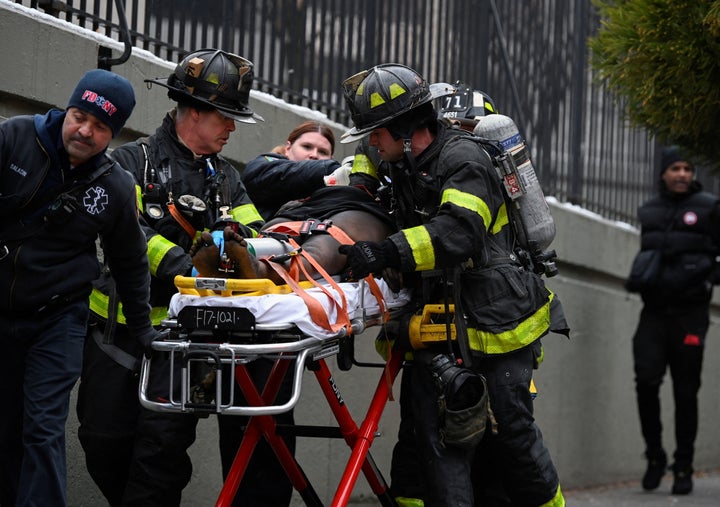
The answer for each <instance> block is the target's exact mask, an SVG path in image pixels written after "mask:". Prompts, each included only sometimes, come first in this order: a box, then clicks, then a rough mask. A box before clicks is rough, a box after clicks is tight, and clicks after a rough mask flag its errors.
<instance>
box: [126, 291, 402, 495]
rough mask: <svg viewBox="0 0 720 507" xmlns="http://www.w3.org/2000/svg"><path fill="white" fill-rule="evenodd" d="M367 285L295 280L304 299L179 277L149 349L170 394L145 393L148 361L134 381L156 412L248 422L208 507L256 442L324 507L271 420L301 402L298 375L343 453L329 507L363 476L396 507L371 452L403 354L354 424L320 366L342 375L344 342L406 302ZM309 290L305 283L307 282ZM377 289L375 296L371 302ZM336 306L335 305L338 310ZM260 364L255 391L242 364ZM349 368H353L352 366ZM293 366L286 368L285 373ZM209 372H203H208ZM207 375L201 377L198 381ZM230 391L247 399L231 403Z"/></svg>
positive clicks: (227, 490) (236, 477)
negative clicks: (315, 312) (330, 422)
mask: <svg viewBox="0 0 720 507" xmlns="http://www.w3.org/2000/svg"><path fill="white" fill-rule="evenodd" d="M375 283H377V287H375V288H373V287H370V283H368V282H366V281H365V280H361V281H359V282H353V283H335V284H332V287H322V288H318V287H314V286H312V285H310V284H309V283H307V282H302V283H301V285H302V287H303V292H304V297H299V295H298V294H297V291H296V290H293V289H291V288H289V287H288V286H282V285H281V286H278V285H275V284H273V283H272V282H271V281H269V280H234V279H221V278H192V277H178V278H176V280H175V285H176V286H177V287H178V289H179V292H178V293H177V294H175V295H174V296H173V298H172V300H171V303H170V306H169V312H168V318H167V319H166V320H165V321H164V322H163V327H164V329H165V330H166V332H164V333H163V334H164V335H166V336H165V338H164V339H161V340H156V341H154V342H153V344H152V348H153V349H154V350H155V351H158V352H164V353H166V354H162V356H163V357H166V358H169V363H170V364H169V368H166V369H167V371H168V372H169V375H170V382H169V387H168V391H167V392H166V393H162V394H161V395H160V396H157V395H150V391H151V379H152V378H153V375H152V373H153V362H154V360H153V359H152V358H147V357H146V358H144V360H143V363H142V368H141V374H140V392H139V394H140V402H141V404H142V405H143V406H144V407H146V408H148V409H150V410H154V411H160V412H178V413H198V414H229V415H245V416H249V417H250V419H249V423H248V425H247V428H246V430H245V432H244V435H243V439H242V442H241V444H240V447H239V449H238V451H237V454H236V457H235V460H234V462H233V465H232V467H231V470H230V472H229V474H228V476H227V478H226V480H225V482H224V484H223V487H222V490H221V491H220V494H219V496H218V499H217V503H216V506H217V507H222V506H229V505H231V504H232V500H233V498H234V496H235V492H236V491H237V488H238V486H239V484H240V481H241V480H242V477H243V474H244V473H245V471H246V468H247V464H248V461H249V459H250V457H251V456H252V452H253V450H254V448H255V446H256V444H257V443H258V442H259V441H260V439H261V438H264V439H265V440H267V442H268V444H269V445H270V446H271V447H272V449H273V450H274V452H275V453H276V455H277V456H278V458H279V460H280V463H281V464H282V466H283V468H284V470H285V473H286V474H287V476H288V478H289V479H290V481H291V482H292V484H293V487H294V488H295V490H296V491H297V492H298V493H299V494H300V496H301V498H302V499H303V500H304V502H305V504H306V505H309V506H323V505H324V504H323V503H322V502H321V500H320V498H319V497H318V495H317V493H316V492H315V491H314V489H313V487H312V485H311V484H310V482H309V481H308V479H307V477H306V476H305V474H304V472H303V471H302V468H301V467H300V464H299V463H298V462H297V460H296V459H295V457H294V456H293V454H292V453H291V452H290V450H289V449H288V447H287V445H286V444H285V441H284V440H283V439H282V438H281V437H280V436H279V435H278V434H277V432H276V430H277V429H278V428H277V427H276V422H275V419H274V417H273V416H274V415H277V414H280V413H283V412H287V411H289V410H291V409H292V408H293V407H294V406H295V405H296V404H297V403H298V400H299V399H300V394H301V386H302V377H303V372H304V370H305V369H308V370H309V371H311V372H312V373H313V374H314V376H315V378H316V379H317V381H318V383H319V385H320V388H321V391H322V393H323V395H324V397H325V399H326V400H327V402H328V405H329V408H330V410H331V412H332V414H333V416H334V418H335V420H336V421H337V423H338V427H337V428H336V431H335V432H334V433H333V435H334V436H338V437H340V438H343V439H344V440H345V442H346V443H347V445H348V446H349V447H350V449H351V453H350V457H349V459H348V462H347V465H346V468H345V471H344V473H343V475H342V478H341V480H340V483H339V485H338V488H337V490H336V492H335V496H334V498H333V500H332V504H331V505H332V506H333V507H335V506H344V505H346V504H347V502H348V501H349V499H350V495H351V493H352V490H353V488H354V486H355V484H356V481H357V479H358V477H359V475H360V472H362V473H363V474H364V476H365V478H366V480H367V481H368V484H369V486H370V488H371V489H372V491H373V493H374V494H375V495H376V496H377V498H378V500H379V501H380V504H381V505H383V506H396V505H397V504H396V502H395V500H394V499H393V498H392V496H391V495H390V494H389V488H388V485H387V483H386V482H385V480H384V478H383V476H382V474H381V473H380V471H379V469H378V467H377V466H376V464H375V462H374V461H373V459H372V456H371V455H370V452H369V450H370V446H371V445H372V442H373V440H374V437H375V434H376V431H377V428H378V423H379V420H380V417H381V415H382V413H383V410H384V408H385V405H386V403H387V401H388V399H389V397H390V390H391V388H392V383H393V382H394V380H395V378H396V376H397V374H398V373H399V371H400V368H401V367H402V362H403V353H402V352H400V351H397V352H393V353H392V355H391V356H390V357H389V359H388V360H387V362H386V363H385V364H384V365H383V368H382V373H381V375H380V378H379V380H378V382H377V386H376V389H375V392H374V395H373V396H372V399H371V401H370V404H369V407H368V409H367V411H366V413H365V416H364V418H363V420H362V422H361V423H360V425H358V424H356V422H355V420H354V419H353V417H352V416H351V414H350V411H349V409H348V406H347V403H346V401H345V400H344V399H343V398H342V395H341V394H340V392H339V389H338V386H337V383H336V382H335V380H334V379H333V377H332V374H331V372H330V369H329V367H328V365H327V363H326V360H327V359H328V358H329V357H331V356H338V364H339V365H340V369H343V370H344V369H349V367H350V361H351V360H352V358H348V357H347V355H348V354H352V352H351V351H352V346H351V340H352V339H353V337H354V335H356V334H359V333H361V332H362V331H364V330H365V329H366V328H368V327H370V326H376V325H381V324H382V323H383V322H384V321H385V320H386V319H387V318H388V314H389V315H390V317H392V313H393V312H394V311H396V310H399V309H401V308H402V307H403V306H405V305H406V304H407V303H408V301H409V295H408V294H407V293H406V292H405V291H401V292H400V293H399V294H395V293H393V292H391V291H390V290H389V289H388V288H387V286H386V285H385V284H384V282H382V280H377V281H375ZM306 284H307V285H306ZM378 289H379V291H380V293H381V294H382V297H380V298H379V297H378ZM308 296H309V297H311V298H313V300H315V301H317V302H318V303H319V304H320V305H321V306H322V307H323V309H324V310H325V312H326V315H327V317H328V320H329V322H330V323H331V324H334V323H337V322H342V321H343V317H347V321H346V325H339V326H335V325H331V326H327V323H324V324H323V323H318V322H317V319H315V318H313V317H312V316H310V315H309V313H310V312H309V305H310V304H309V302H308ZM341 302H342V304H340V303H341ZM258 358H266V359H270V360H272V361H273V367H272V371H271V373H270V375H269V378H268V380H267V382H266V384H265V387H264V388H263V390H262V392H259V391H258V389H257V388H256V386H255V384H254V383H253V381H252V379H251V378H250V375H249V373H248V371H247V369H246V366H247V365H248V364H249V363H251V362H252V361H254V360H257V359H258ZM355 364H357V363H355ZM291 367H293V368H292V370H291ZM208 372H209V373H208ZM203 375H205V377H203ZM286 375H290V376H291V377H292V392H291V394H290V396H289V399H287V400H285V401H280V402H276V397H277V394H278V391H279V390H280V387H281V384H282V383H283V379H284V378H285V376H286ZM198 378H205V379H206V378H212V379H213V383H212V384H211V387H210V388H208V389H205V390H201V394H202V396H199V395H198V385H199V383H198ZM235 389H239V390H240V392H241V393H242V395H243V398H244V400H246V402H244V403H242V404H238V403H237V401H236V396H235Z"/></svg>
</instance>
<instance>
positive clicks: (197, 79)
mask: <svg viewBox="0 0 720 507" xmlns="http://www.w3.org/2000/svg"><path fill="white" fill-rule="evenodd" d="M252 81H253V64H252V62H251V61H250V60H247V59H246V58H243V57H242V56H238V55H234V54H232V53H227V52H225V51H221V50H218V49H199V50H197V51H193V52H192V53H189V54H188V55H187V56H185V58H183V59H182V61H181V62H180V63H178V64H177V66H176V67H175V70H174V71H173V73H172V74H170V76H169V77H168V78H167V79H162V78H157V79H146V80H145V82H146V83H155V84H159V85H161V86H164V87H165V88H167V89H168V90H169V91H168V97H170V99H172V100H174V101H176V102H188V103H190V104H191V105H192V104H195V105H200V106H205V107H207V106H210V107H212V108H215V109H217V110H218V111H219V112H220V113H222V114H223V115H225V116H227V117H228V118H232V119H233V120H236V121H240V122H245V123H255V122H256V120H260V121H262V117H260V116H259V115H257V114H256V113H255V112H253V110H252V109H250V107H249V105H248V103H249V99H250V89H251V88H252Z"/></svg>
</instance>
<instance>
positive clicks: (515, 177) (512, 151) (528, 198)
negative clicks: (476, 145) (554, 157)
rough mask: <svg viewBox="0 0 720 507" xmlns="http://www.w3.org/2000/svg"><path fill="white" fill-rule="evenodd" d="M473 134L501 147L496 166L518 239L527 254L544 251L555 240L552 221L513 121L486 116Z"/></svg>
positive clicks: (533, 169)
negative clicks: (516, 222)
mask: <svg viewBox="0 0 720 507" xmlns="http://www.w3.org/2000/svg"><path fill="white" fill-rule="evenodd" d="M473 134H475V135H476V136H478V137H481V138H484V139H490V140H493V141H498V142H499V143H500V144H501V145H502V148H503V150H505V154H504V155H505V157H504V160H500V161H499V162H500V163H498V164H497V166H496V167H497V168H498V171H499V172H500V177H501V178H502V180H503V185H504V186H505V190H506V191H507V194H508V196H509V197H510V199H511V200H512V201H513V203H514V204H515V211H516V214H517V218H518V219H519V221H520V224H519V225H520V227H517V232H518V236H519V238H518V240H519V241H520V244H521V246H522V247H523V248H525V249H527V250H528V251H531V252H532V251H538V250H540V251H543V250H545V249H546V248H547V247H549V246H550V244H551V243H552V241H553V239H555V222H554V221H553V218H552V215H551V214H550V207H549V206H548V204H547V201H546V200H545V195H544V194H543V191H542V188H541V187H540V182H539V181H538V178H537V174H535V168H534V167H533V164H532V160H531V159H530V150H528V148H527V145H526V144H525V140H524V139H523V138H522V136H520V132H519V131H518V128H517V126H516V125H515V122H514V121H513V120H512V118H510V117H508V116H505V115H502V114H489V115H487V116H482V117H480V119H479V121H478V123H477V125H476V126H475V129H474V130H473ZM500 158H501V159H502V158H503V157H502V156H501V157H500Z"/></svg>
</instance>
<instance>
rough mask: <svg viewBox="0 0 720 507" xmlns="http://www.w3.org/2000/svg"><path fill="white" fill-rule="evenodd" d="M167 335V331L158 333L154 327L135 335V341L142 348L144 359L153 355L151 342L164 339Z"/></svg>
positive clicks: (168, 332)
mask: <svg viewBox="0 0 720 507" xmlns="http://www.w3.org/2000/svg"><path fill="white" fill-rule="evenodd" d="M168 334H170V331H169V330H165V331H163V332H160V331H158V330H157V329H155V328H154V327H150V328H148V329H146V330H144V331H142V332H139V333H137V335H136V338H137V341H138V342H139V343H140V346H141V347H142V350H143V354H144V355H145V357H147V358H148V359H150V358H151V357H152V353H153V348H152V344H153V342H154V341H161V340H164V339H166V338H167V336H168Z"/></svg>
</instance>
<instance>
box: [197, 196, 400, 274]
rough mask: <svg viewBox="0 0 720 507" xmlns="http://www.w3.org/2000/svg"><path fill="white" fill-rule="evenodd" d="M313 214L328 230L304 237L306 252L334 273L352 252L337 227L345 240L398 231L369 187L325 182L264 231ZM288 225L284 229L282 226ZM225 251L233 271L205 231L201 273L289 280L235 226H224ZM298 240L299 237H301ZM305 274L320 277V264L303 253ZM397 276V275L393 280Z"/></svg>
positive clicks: (199, 248)
mask: <svg viewBox="0 0 720 507" xmlns="http://www.w3.org/2000/svg"><path fill="white" fill-rule="evenodd" d="M309 218H312V219H314V220H316V222H317V223H322V224H323V225H325V224H329V227H328V228H327V229H328V231H327V232H323V230H322V229H321V230H317V229H315V230H314V231H311V233H310V234H307V235H304V236H302V237H300V238H299V241H300V242H301V243H300V246H301V248H302V251H303V252H304V254H305V255H308V256H310V257H312V258H313V259H314V260H315V261H316V262H317V263H318V264H319V265H320V266H321V267H322V268H323V269H324V270H325V271H326V272H327V273H328V274H329V275H339V274H342V273H343V271H344V269H345V265H346V261H347V257H346V256H345V255H342V254H340V253H339V252H338V247H339V246H340V244H341V241H342V239H337V237H336V236H337V235H336V234H332V232H336V231H330V230H329V229H330V228H337V229H340V231H342V233H344V235H345V236H346V238H345V241H344V242H345V243H347V242H356V241H374V242H379V241H382V240H383V239H385V238H386V237H387V236H388V235H389V234H391V233H392V232H393V230H394V225H393V223H392V220H391V219H390V217H389V215H387V213H386V212H385V211H384V210H383V209H382V207H381V206H380V204H379V203H377V202H376V201H375V200H374V199H373V198H372V197H371V196H370V195H369V194H368V193H367V192H365V191H364V190H362V189H360V188H357V187H326V188H322V189H320V190H318V191H316V192H314V193H313V194H312V195H311V196H310V197H309V198H308V199H306V200H304V201H302V202H298V203H296V204H295V205H290V206H286V207H285V208H283V209H282V210H281V211H280V212H278V214H277V215H276V216H275V218H273V219H272V220H271V221H269V222H268V223H267V224H266V225H265V226H264V227H263V231H270V230H274V229H276V228H277V227H278V226H279V225H280V226H282V225H284V224H286V223H296V222H298V221H305V220H307V219H309ZM280 230H283V229H280ZM223 239H224V251H225V254H226V255H227V257H228V258H229V260H230V261H231V262H232V266H233V269H232V270H231V271H229V272H228V271H222V270H221V269H220V248H219V247H218V246H217V245H216V244H215V243H214V241H213V238H212V236H211V234H210V233H209V232H207V231H206V232H203V233H202V236H201V238H200V239H199V241H197V242H196V243H195V244H194V245H193V247H192V249H191V250H190V255H191V257H192V259H193V265H194V266H195V268H196V269H197V270H198V273H199V276H203V277H214V278H225V277H230V278H243V279H250V278H268V279H270V280H272V281H273V282H275V283H276V284H283V283H285V282H284V281H283V280H282V278H281V277H280V276H278V274H277V273H276V272H275V270H274V269H273V268H272V267H271V266H270V265H269V263H268V262H267V260H264V261H263V260H260V259H258V258H256V257H255V256H254V255H252V254H251V253H250V251H249V250H248V245H247V242H246V241H245V238H243V237H242V236H240V235H239V234H237V233H235V232H234V231H233V229H232V228H231V227H225V228H224V230H223ZM295 239H298V238H297V237H296V238H295ZM302 262H303V264H304V267H305V273H307V274H301V276H300V278H301V279H302V278H305V277H312V278H319V276H320V275H319V273H318V272H317V270H316V269H315V267H314V266H313V265H312V264H311V263H309V262H308V261H307V260H306V259H305V258H302ZM384 277H385V278H386V279H387V280H386V281H387V282H388V283H389V284H391V285H393V282H397V281H398V280H397V278H398V277H399V275H398V274H394V273H390V272H388V273H384ZM393 279H394V280H393Z"/></svg>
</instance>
